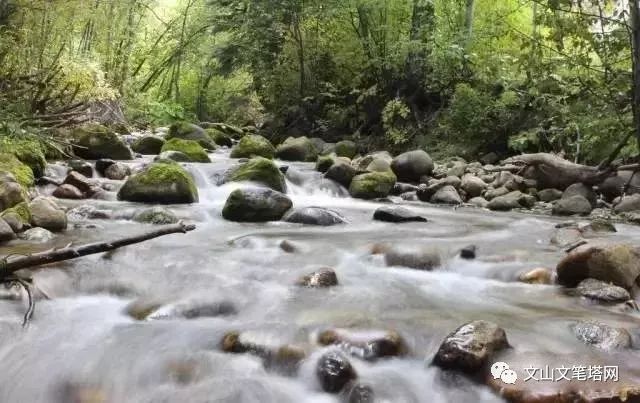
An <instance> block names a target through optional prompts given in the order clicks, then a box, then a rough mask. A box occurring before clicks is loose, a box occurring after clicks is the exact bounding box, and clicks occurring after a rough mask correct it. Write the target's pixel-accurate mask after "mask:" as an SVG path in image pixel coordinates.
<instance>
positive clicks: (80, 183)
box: [63, 171, 93, 194]
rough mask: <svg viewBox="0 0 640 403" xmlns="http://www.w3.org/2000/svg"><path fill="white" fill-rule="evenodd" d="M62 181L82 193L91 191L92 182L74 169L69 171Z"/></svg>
mask: <svg viewBox="0 0 640 403" xmlns="http://www.w3.org/2000/svg"><path fill="white" fill-rule="evenodd" d="M63 183H64V184H67V185H72V186H73V187H75V188H77V189H78V190H80V191H81V192H82V193H84V194H89V193H91V189H92V187H93V183H91V181H90V180H89V178H87V177H86V176H84V175H82V174H81V173H79V172H75V171H71V172H69V174H68V175H67V177H66V178H65V179H64V182H63Z"/></svg>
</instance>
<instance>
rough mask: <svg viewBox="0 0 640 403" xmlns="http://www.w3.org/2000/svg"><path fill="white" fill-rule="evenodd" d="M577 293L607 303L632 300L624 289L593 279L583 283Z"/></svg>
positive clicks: (579, 285)
mask: <svg viewBox="0 0 640 403" xmlns="http://www.w3.org/2000/svg"><path fill="white" fill-rule="evenodd" d="M577 291H578V293H579V294H580V295H582V296H583V297H585V298H589V299H592V300H595V301H600V302H605V303H616V302H627V301H629V300H630V299H631V294H629V291H627V290H625V289H624V288H622V287H618V286H616V285H612V284H608V283H605V282H604V281H600V280H595V279H592V278H588V279H586V280H583V281H581V282H580V284H578V287H577Z"/></svg>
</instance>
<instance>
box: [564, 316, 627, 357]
mask: <svg viewBox="0 0 640 403" xmlns="http://www.w3.org/2000/svg"><path fill="white" fill-rule="evenodd" d="M573 333H574V334H575V336H576V338H577V339H578V340H580V341H581V342H583V343H584V344H587V345H590V346H593V347H595V348H597V349H598V350H603V351H614V350H622V349H627V348H630V347H631V335H630V334H629V332H628V331H627V330H626V329H622V328H614V327H611V326H609V325H606V324H603V323H599V322H593V321H591V322H580V323H578V324H576V325H575V326H573Z"/></svg>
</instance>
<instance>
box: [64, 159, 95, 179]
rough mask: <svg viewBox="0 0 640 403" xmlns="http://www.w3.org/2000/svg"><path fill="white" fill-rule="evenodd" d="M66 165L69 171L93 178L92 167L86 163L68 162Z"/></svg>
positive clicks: (79, 161)
mask: <svg viewBox="0 0 640 403" xmlns="http://www.w3.org/2000/svg"><path fill="white" fill-rule="evenodd" d="M67 165H69V169H71V171H75V172H78V173H80V174H81V175H84V176H86V177H87V178H91V177H92V176H93V166H91V164H90V163H88V162H87V161H83V160H70V161H69V162H67Z"/></svg>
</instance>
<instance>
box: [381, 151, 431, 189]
mask: <svg viewBox="0 0 640 403" xmlns="http://www.w3.org/2000/svg"><path fill="white" fill-rule="evenodd" d="M433 166H434V165H433V160H432V159H431V157H430V156H429V154H427V153H426V152H425V151H423V150H414V151H408V152H406V153H403V154H400V155H398V156H397V157H395V158H394V159H393V161H391V169H392V170H393V173H395V174H396V176H397V177H398V180H399V181H403V182H419V181H420V177H422V176H425V175H427V176H428V175H431V173H432V172H433Z"/></svg>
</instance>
